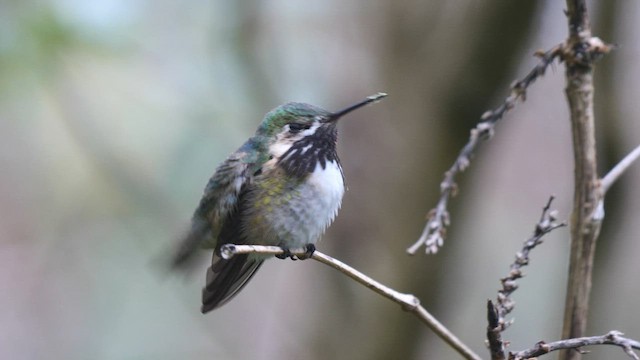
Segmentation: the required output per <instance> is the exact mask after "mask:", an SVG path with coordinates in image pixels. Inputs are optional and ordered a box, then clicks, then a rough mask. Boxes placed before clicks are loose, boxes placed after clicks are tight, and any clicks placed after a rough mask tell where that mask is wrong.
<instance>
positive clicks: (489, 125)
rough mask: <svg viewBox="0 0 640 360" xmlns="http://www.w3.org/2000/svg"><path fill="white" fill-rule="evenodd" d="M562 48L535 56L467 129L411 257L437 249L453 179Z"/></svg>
mask: <svg viewBox="0 0 640 360" xmlns="http://www.w3.org/2000/svg"><path fill="white" fill-rule="evenodd" d="M561 50H562V45H557V46H555V47H553V48H552V49H551V50H549V51H547V52H540V53H536V55H537V56H538V57H539V58H540V62H539V63H538V64H537V65H536V66H535V67H534V68H533V69H532V70H531V71H529V73H528V74H527V75H526V76H525V77H524V78H522V79H520V80H518V81H516V82H514V83H513V84H512V85H511V92H510V93H509V96H507V98H506V99H505V100H504V101H503V102H502V104H501V105H500V106H498V107H497V108H496V109H494V110H489V111H487V112H485V113H484V114H483V115H482V116H481V118H480V120H481V121H480V123H478V125H476V127H475V128H473V129H472V130H471V136H470V137H469V142H468V143H467V144H466V145H465V146H464V147H463V148H462V150H460V153H459V154H458V157H457V158H456V160H455V161H454V162H453V165H451V167H450V168H449V170H447V172H446V173H445V174H444V180H442V183H440V199H439V200H438V203H437V205H436V207H435V208H434V209H433V210H431V211H430V212H429V214H428V215H427V224H426V226H425V228H424V230H423V231H422V235H420V238H419V239H418V241H416V242H415V243H414V244H413V245H412V246H410V247H409V248H408V249H407V252H408V253H409V254H411V255H413V254H415V253H416V252H417V251H418V249H419V248H420V247H421V246H423V245H424V246H425V248H426V249H425V251H426V253H427V254H430V253H436V252H437V251H438V248H439V247H441V246H442V245H443V243H444V237H445V232H446V228H447V227H448V226H449V211H448V210H447V203H448V201H449V198H450V197H451V196H453V195H455V193H456V189H457V187H456V182H455V177H456V175H457V174H458V173H459V172H462V171H464V170H465V169H466V168H467V167H469V165H470V163H471V157H472V156H473V154H474V153H475V151H476V149H477V147H478V145H479V144H480V143H481V142H483V141H485V140H489V139H490V138H491V137H492V136H493V133H494V128H495V125H496V123H497V122H498V121H499V120H500V119H502V118H503V117H504V115H505V114H506V113H507V112H508V111H509V110H511V109H513V108H514V107H515V105H516V104H517V102H518V101H519V100H521V101H525V100H526V95H527V89H528V88H529V86H530V85H531V84H532V83H533V82H534V81H535V80H536V79H538V78H539V77H540V76H542V75H544V73H545V71H546V70H547V67H549V65H550V64H551V63H553V61H554V60H555V59H556V58H557V57H559V56H560V55H561Z"/></svg>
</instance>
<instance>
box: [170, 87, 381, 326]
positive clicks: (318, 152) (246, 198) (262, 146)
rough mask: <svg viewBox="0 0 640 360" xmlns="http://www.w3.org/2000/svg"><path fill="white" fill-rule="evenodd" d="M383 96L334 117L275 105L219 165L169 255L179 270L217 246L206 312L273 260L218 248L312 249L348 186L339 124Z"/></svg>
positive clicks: (206, 294) (313, 108)
mask: <svg viewBox="0 0 640 360" xmlns="http://www.w3.org/2000/svg"><path fill="white" fill-rule="evenodd" d="M385 96H386V94H384V93H378V94H376V95H372V96H369V97H368V98H366V99H365V100H364V101H361V102H358V103H356V104H354V105H351V106H349V107H347V108H345V109H344V110H341V111H337V112H329V111H326V110H324V109H321V108H319V107H316V106H313V105H309V104H303V103H294V102H292V103H287V104H284V105H281V106H278V107H277V108H275V109H273V110H271V111H270V112H269V113H267V115H265V117H264V119H263V120H262V122H261V123H260V126H258V129H257V131H256V133H255V135H254V136H253V137H251V138H250V139H249V140H247V142H245V143H244V144H243V145H242V146H241V147H240V148H239V149H238V150H237V151H236V152H234V153H233V154H231V155H230V156H229V157H228V158H227V159H226V160H225V161H224V162H223V163H222V164H220V166H218V168H217V169H216V171H215V173H214V174H213V176H212V177H211V179H210V180H209V183H208V184H207V186H206V187H205V189H204V195H203V196H202V199H201V200H200V204H199V205H198V208H197V209H196V211H195V213H194V214H193V218H192V220H191V228H190V230H189V231H188V233H187V234H186V235H185V236H184V237H183V238H182V239H181V242H180V247H179V249H178V251H177V252H176V253H175V254H174V256H173V258H172V266H173V267H174V268H180V267H184V266H185V264H186V263H187V262H188V261H189V259H190V258H191V257H192V255H193V254H194V253H195V251H196V250H197V249H198V248H205V249H213V259H212V261H211V267H209V269H207V274H206V285H205V287H204V289H203V290H202V309H201V310H202V313H206V312H209V311H211V310H213V309H216V308H218V307H220V306H222V305H224V304H225V303H226V302H227V301H229V300H230V299H231V298H233V297H234V296H235V295H236V294H237V293H238V292H239V291H240V290H241V289H242V288H243V287H244V286H245V285H246V284H247V282H248V281H249V280H250V279H251V277H252V276H253V275H254V274H255V273H256V271H257V270H258V269H259V268H260V266H261V265H262V263H263V261H264V260H265V259H267V258H268V257H269V256H267V255H259V254H242V255H235V256H234V257H232V258H230V259H223V258H222V257H221V255H220V248H221V246H223V245H225V244H236V245H240V244H246V245H274V246H280V247H282V248H283V249H285V250H286V249H299V248H304V247H306V248H307V249H308V250H309V252H310V253H311V252H313V251H314V249H315V245H314V244H315V243H316V242H317V241H318V239H319V238H320V236H321V235H322V233H323V232H324V230H325V229H326V228H327V226H329V224H330V223H331V222H332V221H333V219H334V218H335V216H336V214H337V212H338V209H339V208H340V204H341V202H342V195H343V194H344V189H345V187H344V175H343V173H342V167H341V165H340V160H339V159H338V154H337V153H336V141H337V135H338V130H337V127H336V124H337V121H338V119H340V118H341V117H343V116H344V115H346V114H347V113H349V112H351V111H353V110H356V109H358V108H360V107H363V106H365V105H367V104H371V103H374V102H376V101H378V100H380V99H382V98H383V97H385ZM283 258H284V257H283Z"/></svg>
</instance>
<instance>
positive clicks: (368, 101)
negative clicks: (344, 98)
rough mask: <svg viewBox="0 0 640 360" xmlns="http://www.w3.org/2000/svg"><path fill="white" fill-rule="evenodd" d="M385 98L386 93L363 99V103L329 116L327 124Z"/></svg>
mask: <svg viewBox="0 0 640 360" xmlns="http://www.w3.org/2000/svg"><path fill="white" fill-rule="evenodd" d="M386 96H387V94H386V93H382V92H380V93H377V94H375V95H371V96H369V97H367V98H366V99H364V100H363V101H360V102H359V103H356V104H353V105H351V106H349V107H347V108H345V109H342V110H340V111H336V112H334V113H333V114H331V116H330V117H329V118H328V119H327V122H334V121H336V120H338V119H340V118H341V117H343V116H344V115H346V114H348V113H350V112H352V111H353V110H356V109H359V108H361V107H363V106H365V105H369V104H373V103H376V102H378V101H380V100H382V99H383V98H385V97H386Z"/></svg>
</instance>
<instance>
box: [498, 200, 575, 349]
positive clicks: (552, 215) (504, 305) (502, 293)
mask: <svg viewBox="0 0 640 360" xmlns="http://www.w3.org/2000/svg"><path fill="white" fill-rule="evenodd" d="M553 199H554V197H553V196H551V197H550V198H549V201H547V204H546V205H545V207H544V208H543V209H542V215H541V216H540V220H539V221H538V223H537V224H536V228H535V230H534V231H533V234H532V235H531V237H530V238H529V239H527V240H526V241H525V242H524V245H523V246H522V250H520V251H519V252H517V253H516V259H515V261H514V262H513V263H512V264H511V266H510V269H509V275H507V276H505V277H503V278H502V279H500V282H501V283H502V289H500V290H498V297H497V299H496V303H495V304H494V303H493V302H492V301H491V300H489V301H488V302H487V318H488V321H489V325H488V326H487V341H488V343H489V350H490V352H491V358H492V359H493V360H502V359H505V347H506V342H505V341H504V340H502V335H501V333H502V332H503V331H505V330H506V329H507V328H508V327H509V326H511V324H512V323H513V320H508V321H507V320H506V319H505V316H506V315H507V314H509V313H510V312H511V311H512V310H513V308H514V306H515V301H513V299H511V297H510V296H511V294H512V293H513V292H514V291H516V290H517V289H518V284H517V283H516V280H518V279H520V278H521V277H523V276H524V275H523V273H522V270H521V269H522V267H523V266H526V265H528V264H529V252H530V251H531V250H533V248H535V247H536V246H538V245H540V244H542V237H543V236H544V235H546V234H548V233H550V232H551V231H553V230H555V229H557V228H559V227H563V226H566V225H567V224H566V223H564V222H562V223H557V222H556V220H557V211H556V210H551V203H552V202H553Z"/></svg>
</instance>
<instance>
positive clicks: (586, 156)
mask: <svg viewBox="0 0 640 360" xmlns="http://www.w3.org/2000/svg"><path fill="white" fill-rule="evenodd" d="M567 16H568V21H569V39H568V41H567V44H566V49H565V57H566V59H565V62H566V89H565V92H566V96H567V100H568V102H569V108H570V112H571V128H572V133H573V153H574V161H575V169H574V182H575V184H574V186H575V190H574V191H575V192H574V198H573V213H572V216H571V255H570V260H569V279H568V284H567V297H566V301H565V312H564V325H563V330H562V338H564V339H568V338H577V337H582V336H584V335H585V331H586V327H587V315H588V311H589V295H590V292H591V279H592V271H593V260H594V255H595V248H596V240H597V238H598V234H599V232H600V220H601V218H602V216H601V215H600V212H599V211H598V209H599V206H602V205H601V201H602V192H601V189H600V182H599V179H598V174H597V162H596V144H595V119H594V114H593V63H592V61H591V58H590V53H589V50H588V49H589V45H588V44H589V40H590V39H591V28H590V24H589V17H588V14H587V8H586V4H585V1H584V0H567ZM580 358H581V354H580V353H579V352H577V351H564V352H562V354H561V355H560V359H562V360H574V359H580Z"/></svg>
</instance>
